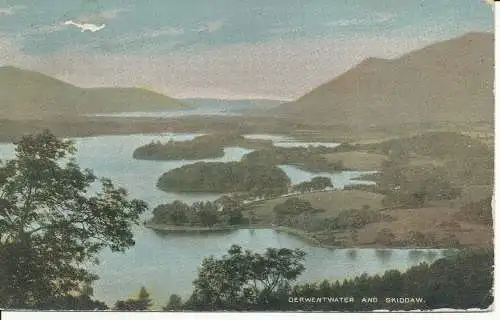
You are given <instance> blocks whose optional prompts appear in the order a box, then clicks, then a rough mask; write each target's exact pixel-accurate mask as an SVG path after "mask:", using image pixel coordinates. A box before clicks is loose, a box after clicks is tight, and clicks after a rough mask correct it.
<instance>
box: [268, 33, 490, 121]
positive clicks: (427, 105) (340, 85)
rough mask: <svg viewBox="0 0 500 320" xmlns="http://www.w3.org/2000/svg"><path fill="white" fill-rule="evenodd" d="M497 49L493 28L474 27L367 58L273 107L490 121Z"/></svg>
mask: <svg viewBox="0 0 500 320" xmlns="http://www.w3.org/2000/svg"><path fill="white" fill-rule="evenodd" d="M493 53H494V48H493V34H491V33H479V32H472V33H467V34H464V35H462V36H459V37H456V38H452V39H449V40H444V41H441V42H436V43H433V44H430V45H428V46H426V47H423V48H420V49H417V50H414V51H412V52H409V53H407V54H404V55H402V56H400V57H398V58H395V59H381V58H374V57H372V58H367V59H365V60H363V61H361V62H360V63H359V64H357V65H356V66H354V67H353V68H351V69H349V70H348V71H346V72H344V73H343V74H341V75H339V76H337V77H336V78H334V79H332V80H331V81H329V82H327V83H324V84H322V85H320V86H318V87H317V88H315V89H313V90H312V91H310V92H308V93H306V94H305V95H303V96H302V97H300V98H299V99H297V100H296V101H293V102H289V103H285V104H282V105H280V106H278V107H277V108H275V109H274V110H273V112H275V113H276V114H278V115H280V116H288V117H303V118H304V119H305V120H309V121H317V122H320V123H329V124H343V125H348V126H351V127H356V126H384V125H388V124H395V123H429V122H443V121H451V122H474V121H488V120H489V121H491V120H492V116H493V111H494V103H493V100H494V97H493V78H494V69H493V61H494V57H493V56H494V54H493ZM472 109H473V110H472Z"/></svg>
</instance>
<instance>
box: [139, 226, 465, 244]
mask: <svg viewBox="0 0 500 320" xmlns="http://www.w3.org/2000/svg"><path fill="white" fill-rule="evenodd" d="M144 226H145V227H146V228H148V229H151V230H156V231H167V232H171V233H217V232H223V231H237V230H245V229H247V230H256V229H272V230H274V231H276V232H284V233H287V234H288V235H291V236H294V237H297V238H300V239H301V240H302V241H304V242H306V243H308V244H310V245H313V246H315V247H320V248H326V249H379V250H384V249H387V250H389V249H408V250H411V249H413V250H429V249H458V250H462V249H466V248H472V247H473V246H460V247H457V248H435V247H389V246H382V245H377V244H375V243H369V244H368V243H367V244H360V245H358V246H354V247H353V246H350V247H346V246H335V245H330V244H324V243H322V242H321V241H319V240H317V239H315V238H313V237H312V236H311V235H310V234H308V233H307V232H305V231H302V230H298V229H295V228H290V227H284V226H273V225H251V226H250V225H249V226H217V227H213V228H209V227H189V226H173V225H160V224H153V223H148V222H146V223H144Z"/></svg>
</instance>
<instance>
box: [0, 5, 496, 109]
mask: <svg viewBox="0 0 500 320" xmlns="http://www.w3.org/2000/svg"><path fill="white" fill-rule="evenodd" d="M66 21H73V22H75V23H77V24H83V23H88V24H92V25H95V26H101V28H102V29H100V30H98V31H95V32H91V31H88V30H87V31H84V32H82V30H81V28H79V27H78V26H75V25H66V24H64V22H66ZM493 28H494V19H493V12H492V10H491V8H490V7H489V6H488V5H487V4H485V3H484V2H483V1H482V0H300V1H299V0H141V1H132V0H64V1H61V0H12V1H11V0H0V65H14V66H17V67H21V68H24V69H29V70H35V71H39V72H43V73H45V74H47V75H50V76H53V77H56V78H58V79H61V80H63V81H67V82H69V83H72V84H75V85H78V86H82V87H96V86H135V87H141V88H147V89H150V90H155V91H159V92H162V93H164V94H167V95H169V96H172V97H176V98H217V99H279V100H293V99H296V98H298V97H300V96H302V95H303V94H305V93H306V92H308V91H310V90H312V89H313V88H315V87H317V86H318V85H321V84H322V83H324V82H326V81H329V80H331V79H332V78H334V77H335V76H338V75H339V74H341V73H342V72H345V71H346V70H348V69H349V68H351V67H352V66H354V65H355V64H357V63H359V62H360V61H362V60H363V59H365V58H367V57H380V58H395V57H397V56H399V55H401V54H404V53H406V52H408V51H411V50H414V49H417V48H420V47H422V46H425V45H428V44H430V43H432V42H436V41H440V40H445V39H449V38H453V37H456V36H459V35H461V34H464V33H467V32H471V31H487V32H493Z"/></svg>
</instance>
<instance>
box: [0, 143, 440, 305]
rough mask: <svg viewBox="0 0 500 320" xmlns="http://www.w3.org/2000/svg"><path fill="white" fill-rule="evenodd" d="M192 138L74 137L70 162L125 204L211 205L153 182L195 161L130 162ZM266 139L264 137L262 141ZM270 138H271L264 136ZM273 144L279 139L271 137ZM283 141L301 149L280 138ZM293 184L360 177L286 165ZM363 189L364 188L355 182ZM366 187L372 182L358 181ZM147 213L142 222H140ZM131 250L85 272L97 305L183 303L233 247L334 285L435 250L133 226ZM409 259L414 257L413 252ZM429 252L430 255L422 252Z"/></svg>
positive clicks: (425, 257) (229, 151) (230, 156)
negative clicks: (102, 180) (125, 195)
mask: <svg viewBox="0 0 500 320" xmlns="http://www.w3.org/2000/svg"><path fill="white" fill-rule="evenodd" d="M197 136H199V134H170V133H163V134H134V135H125V136H98V137H88V138H74V139H73V140H74V141H75V143H76V147H77V149H78V153H77V155H76V160H77V162H78V163H79V165H80V166H81V167H82V168H91V169H93V170H94V172H95V173H96V174H97V175H98V176H103V177H108V178H111V179H112V180H113V181H114V182H115V184H116V185H117V186H123V187H125V188H126V189H127V190H128V191H129V194H130V196H131V197H134V198H138V199H142V200H144V201H146V202H147V203H148V204H149V205H150V208H151V209H152V208H154V207H155V206H156V205H158V204H161V203H167V202H171V201H173V200H176V199H178V200H182V201H185V202H188V203H192V202H194V201H199V200H212V201H213V200H215V199H217V198H218V197H219V196H220V194H207V193H204V194H186V193H166V192H163V191H161V190H158V189H157V188H156V187H155V185H156V181H157V179H158V177H159V176H160V175H161V174H162V173H164V172H166V171H168V170H171V169H174V168H178V167H180V166H182V165H184V164H188V163H194V162H196V161H185V160H183V161H145V160H136V159H133V158H132V153H133V151H134V150H135V149H136V148H137V147H139V146H141V145H144V144H147V143H149V142H151V141H152V140H153V139H154V140H157V141H161V142H167V141H169V140H171V139H172V140H176V141H183V140H190V139H193V138H195V137H197ZM266 136H267V135H266ZM267 137H270V136H267ZM272 138H273V139H274V140H273V141H276V142H278V143H279V141H281V142H283V139H279V138H281V137H279V138H276V137H272ZM286 140H287V142H289V143H291V144H293V143H301V142H298V141H293V140H292V139H290V138H286ZM224 150H225V154H224V156H223V157H221V158H219V159H210V160H207V161H226V162H227V161H239V160H240V159H241V158H242V157H243V156H244V155H245V154H247V153H249V152H251V151H252V150H249V149H244V148H225V149H224ZM13 155H14V148H13V145H12V144H0V159H8V158H12V157H13ZM281 167H282V169H283V170H284V171H285V172H286V173H287V174H288V175H289V176H290V178H291V180H292V181H293V183H298V182H302V181H305V180H309V179H310V178H311V177H313V176H317V175H328V176H330V177H331V178H332V182H333V184H334V186H335V187H337V188H342V187H343V186H345V185H347V184H353V183H360V182H359V181H356V180H351V179H354V178H357V177H359V176H361V175H362V174H364V173H362V172H355V171H346V172H340V173H309V172H307V171H304V170H300V169H298V168H296V167H293V166H281ZM361 183H363V182H361ZM365 183H373V182H365ZM149 216H150V213H148V214H147V215H146V218H148V217H149ZM134 234H135V240H136V245H135V246H134V247H133V248H131V249H129V250H127V251H126V252H125V253H122V254H119V253H111V252H110V251H109V250H105V251H103V252H102V253H101V254H100V257H99V259H100V261H101V264H100V265H99V266H92V267H90V269H92V270H93V271H95V272H96V273H97V274H98V275H99V276H100V280H98V281H97V282H96V283H95V286H94V289H95V290H94V292H95V297H96V299H100V300H104V301H105V302H107V303H108V304H112V303H114V302H115V301H116V300H118V299H123V298H127V297H129V296H130V295H133V294H136V293H137V292H138V290H139V288H140V287H141V286H145V287H147V288H148V290H150V292H151V294H152V297H153V298H154V301H155V304H157V305H163V304H165V303H166V301H167V300H168V297H169V296H170V294H173V293H177V294H180V295H182V296H186V295H188V294H189V293H190V292H191V291H192V281H193V280H194V279H195V277H196V272H197V267H198V266H199V264H200V263H201V261H202V259H203V258H204V257H206V256H208V255H212V254H213V255H217V256H220V255H222V254H224V253H226V252H227V250H228V249H229V247H230V246H231V245H232V244H240V245H242V246H244V247H245V248H248V249H253V250H259V251H262V250H265V249H266V248H268V247H287V248H301V249H304V250H305V251H306V253H307V256H306V261H305V265H306V271H305V272H304V274H303V275H302V276H301V278H300V279H299V281H320V280H323V279H325V278H327V279H331V280H336V279H343V278H345V277H352V276H355V275H359V274H361V273H363V272H367V273H369V274H375V273H381V272H383V271H385V270H387V269H391V268H397V269H405V268H408V267H409V266H412V265H415V264H417V263H419V262H421V261H431V260H434V259H436V258H437V257H439V254H440V251H439V250H432V251H428V250H425V251H422V252H421V254H415V252H414V251H413V250H403V249H401V250H396V249H395V250H385V251H380V250H374V249H357V250H355V251H353V252H354V253H353V252H350V251H349V250H348V249H336V250H332V249H327V248H320V247H314V246H312V245H310V244H308V243H306V242H304V241H302V240H300V239H298V238H296V237H294V236H291V235H288V234H286V233H282V232H277V231H274V230H271V229H257V230H248V229H242V230H235V231H231V232H224V233H208V234H159V233H157V232H155V231H153V230H150V229H147V228H144V227H143V226H135V227H134ZM412 252H413V253H412ZM429 252H430V253H429Z"/></svg>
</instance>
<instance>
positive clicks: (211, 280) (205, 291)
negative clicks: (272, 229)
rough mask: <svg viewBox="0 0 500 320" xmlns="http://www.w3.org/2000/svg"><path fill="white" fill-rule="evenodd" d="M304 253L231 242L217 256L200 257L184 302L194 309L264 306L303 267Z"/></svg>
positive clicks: (232, 308) (261, 307) (284, 287)
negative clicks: (257, 248) (245, 246)
mask: <svg viewBox="0 0 500 320" xmlns="http://www.w3.org/2000/svg"><path fill="white" fill-rule="evenodd" d="M304 256H305V253H304V252H303V251H301V250H291V249H275V248H268V249H267V250H266V252H265V253H264V254H260V253H254V252H251V251H248V250H246V251H243V250H242V248H241V247H239V246H236V245H233V246H232V247H231V248H230V249H229V251H228V255H225V256H223V257H222V258H221V259H216V258H215V257H213V256H211V257H209V258H206V259H204V260H203V262H202V265H201V267H200V269H199V271H198V278H197V279H196V280H195V281H194V282H193V284H194V287H195V289H194V292H193V294H192V296H191V297H190V299H189V301H187V303H186V305H187V307H188V308H192V309H195V310H246V309H252V310H254V309H263V310H265V309H267V308H269V306H270V305H272V304H273V302H275V298H276V297H277V296H278V295H279V293H280V292H282V291H283V290H287V289H288V288H289V287H290V282H291V281H293V280H295V279H297V277H298V276H299V275H300V274H301V273H302V272H303V271H304V269H305V268H304V265H303V260H304Z"/></svg>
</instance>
